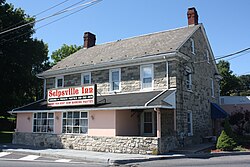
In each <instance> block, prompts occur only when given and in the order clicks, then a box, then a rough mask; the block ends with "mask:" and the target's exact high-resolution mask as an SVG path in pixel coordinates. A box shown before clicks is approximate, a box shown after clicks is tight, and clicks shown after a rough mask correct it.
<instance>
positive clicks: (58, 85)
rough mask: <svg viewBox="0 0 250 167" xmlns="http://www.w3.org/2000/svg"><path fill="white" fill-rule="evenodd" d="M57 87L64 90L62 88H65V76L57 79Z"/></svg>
mask: <svg viewBox="0 0 250 167" xmlns="http://www.w3.org/2000/svg"><path fill="white" fill-rule="evenodd" d="M55 87H56V88H62V87H64V77H63V76H60V77H56V78H55Z"/></svg>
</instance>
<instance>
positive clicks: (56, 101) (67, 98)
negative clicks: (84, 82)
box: [47, 85, 97, 107]
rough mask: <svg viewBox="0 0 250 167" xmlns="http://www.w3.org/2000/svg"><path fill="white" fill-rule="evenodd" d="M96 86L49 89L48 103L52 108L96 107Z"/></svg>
mask: <svg viewBox="0 0 250 167" xmlns="http://www.w3.org/2000/svg"><path fill="white" fill-rule="evenodd" d="M96 98H97V96H96V85H90V86H82V87H69V88H58V89H49V90H48V94H47V102H48V106H50V107H60V106H76V105H95V104H96Z"/></svg>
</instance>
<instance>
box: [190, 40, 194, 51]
mask: <svg viewBox="0 0 250 167" xmlns="http://www.w3.org/2000/svg"><path fill="white" fill-rule="evenodd" d="M190 41H191V52H192V53H193V54H195V46H194V39H193V38H190Z"/></svg>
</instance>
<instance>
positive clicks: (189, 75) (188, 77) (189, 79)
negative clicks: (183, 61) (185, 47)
mask: <svg viewBox="0 0 250 167" xmlns="http://www.w3.org/2000/svg"><path fill="white" fill-rule="evenodd" d="M185 75H186V86H187V90H192V71H191V69H190V68H189V67H186V73H185Z"/></svg>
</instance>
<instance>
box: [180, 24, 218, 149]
mask: <svg viewBox="0 0 250 167" xmlns="http://www.w3.org/2000/svg"><path fill="white" fill-rule="evenodd" d="M191 38H193V39H194V42H195V54H193V53H191V42H190V40H188V41H187V42H186V43H185V44H184V46H183V47H182V48H181V49H180V51H181V52H182V53H184V54H186V55H187V56H189V57H190V60H189V61H188V62H186V63H184V64H183V63H179V64H178V67H177V69H178V70H177V79H176V82H177V94H176V103H177V107H176V110H177V113H176V114H177V115H176V116H177V135H179V136H178V137H180V134H181V133H184V134H185V136H184V142H185V143H184V144H185V145H187V144H191V143H200V142H201V141H202V140H201V138H202V137H203V136H207V135H212V120H211V109H210V103H211V102H218V99H219V97H218V95H219V83H218V82H217V81H216V80H215V77H214V74H215V73H216V71H215V66H214V64H213V63H212V62H211V60H212V59H213V58H212V57H211V53H210V63H208V62H207V59H206V56H205V54H206V49H208V46H207V44H206V40H205V37H204V36H203V34H202V31H201V30H200V29H199V30H198V31H196V32H195V33H194V34H193V36H192V37H191ZM186 66H188V67H189V68H190V69H191V70H192V90H191V91H189V90H187V84H186V76H185V75H186V74H185V67H186ZM210 78H212V79H213V80H214V90H215V97H212V96H211V79H210ZM189 110H190V111H192V116H193V119H192V120H193V136H187V131H188V129H187V112H188V111H189Z"/></svg>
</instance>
